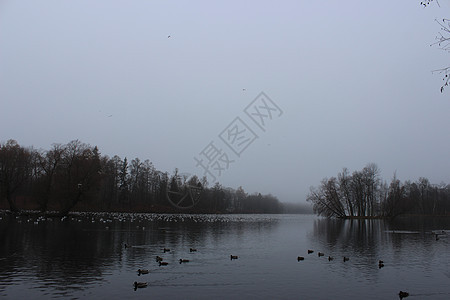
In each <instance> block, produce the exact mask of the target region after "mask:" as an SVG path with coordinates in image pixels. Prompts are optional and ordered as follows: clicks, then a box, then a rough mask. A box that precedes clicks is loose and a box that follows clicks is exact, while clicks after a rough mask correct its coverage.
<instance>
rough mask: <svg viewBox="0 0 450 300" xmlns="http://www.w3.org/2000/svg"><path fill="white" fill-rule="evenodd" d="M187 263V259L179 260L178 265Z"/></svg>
mask: <svg viewBox="0 0 450 300" xmlns="http://www.w3.org/2000/svg"><path fill="white" fill-rule="evenodd" d="M187 262H189V259H181V258H180V264H181V263H187Z"/></svg>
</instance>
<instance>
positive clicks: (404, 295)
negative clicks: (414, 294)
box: [398, 291, 409, 299]
mask: <svg viewBox="0 0 450 300" xmlns="http://www.w3.org/2000/svg"><path fill="white" fill-rule="evenodd" d="M398 296H399V297H400V299H403V298H406V297H408V296H409V293H408V292H403V291H400V292H399V293H398Z"/></svg>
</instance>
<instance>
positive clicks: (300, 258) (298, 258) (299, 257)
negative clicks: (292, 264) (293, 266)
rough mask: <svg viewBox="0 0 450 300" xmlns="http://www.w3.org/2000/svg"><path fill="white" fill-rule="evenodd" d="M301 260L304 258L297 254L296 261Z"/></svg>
mask: <svg viewBox="0 0 450 300" xmlns="http://www.w3.org/2000/svg"><path fill="white" fill-rule="evenodd" d="M301 260H305V258H304V257H303V256H298V257H297V261H301Z"/></svg>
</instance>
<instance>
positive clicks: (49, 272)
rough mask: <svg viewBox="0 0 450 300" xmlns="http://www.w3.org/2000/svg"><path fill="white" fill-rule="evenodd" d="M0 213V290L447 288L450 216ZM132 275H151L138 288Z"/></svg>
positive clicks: (268, 293) (84, 293)
mask: <svg viewBox="0 0 450 300" xmlns="http://www.w3.org/2000/svg"><path fill="white" fill-rule="evenodd" d="M0 218H1V219H0V234H1V235H0V298H6V299H49V298H64V299H86V298H89V299H90V298H95V299H119V298H122V299H137V298H152V297H153V298H161V299H169V298H170V299H212V298H214V299H398V298H399V296H398V293H399V291H400V290H402V291H407V292H409V293H410V296H409V297H408V298H407V299H410V298H412V299H449V298H450V284H449V283H450V252H449V250H450V249H449V243H448V242H449V238H448V237H447V234H450V231H447V230H448V229H450V219H448V218H447V219H446V218H417V217H416V218H398V219H396V220H395V222H387V221H384V220H353V221H350V220H327V219H323V218H319V217H316V216H312V215H170V214H93V213H78V214H74V215H71V216H69V217H67V218H56V217H53V218H43V217H38V216H32V217H30V216H18V217H17V216H13V215H8V214H5V213H0ZM433 232H438V233H439V235H438V239H436V234H434V233H433ZM125 244H127V245H128V247H125V246H124V245H125ZM164 248H168V249H170V251H169V252H165V253H164V250H163V249H164ZM190 248H195V249H196V250H197V251H193V252H191V251H190ZM309 249H311V250H314V252H313V253H311V254H308V250H309ZM319 251H320V252H323V253H324V256H320V257H319V256H318V252H319ZM230 255H236V256H238V259H233V260H231V259H230ZM156 256H161V257H162V258H163V261H165V262H168V265H166V266H160V265H159V264H158V262H156ZM298 256H302V257H304V260H300V261H298V260H297V258H298ZM330 256H331V257H332V258H333V259H332V260H329V257H330ZM344 256H346V257H348V258H349V260H348V261H345V262H344V260H343V257H344ZM180 259H187V260H189V262H186V263H180V262H179V260H180ZM379 260H383V261H384V266H383V267H380V266H379ZM138 269H148V270H149V274H141V275H139V274H138V272H137V270H138ZM135 281H138V282H146V283H147V284H148V286H147V287H146V288H138V289H135V288H134V286H133V283H134V282H135Z"/></svg>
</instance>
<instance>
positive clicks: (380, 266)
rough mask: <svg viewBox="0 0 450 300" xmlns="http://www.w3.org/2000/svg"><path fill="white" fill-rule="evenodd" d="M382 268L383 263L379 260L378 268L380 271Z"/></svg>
mask: <svg viewBox="0 0 450 300" xmlns="http://www.w3.org/2000/svg"><path fill="white" fill-rule="evenodd" d="M382 267H384V261H382V260H379V261H378V268H379V269H381V268H382Z"/></svg>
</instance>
